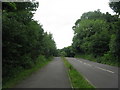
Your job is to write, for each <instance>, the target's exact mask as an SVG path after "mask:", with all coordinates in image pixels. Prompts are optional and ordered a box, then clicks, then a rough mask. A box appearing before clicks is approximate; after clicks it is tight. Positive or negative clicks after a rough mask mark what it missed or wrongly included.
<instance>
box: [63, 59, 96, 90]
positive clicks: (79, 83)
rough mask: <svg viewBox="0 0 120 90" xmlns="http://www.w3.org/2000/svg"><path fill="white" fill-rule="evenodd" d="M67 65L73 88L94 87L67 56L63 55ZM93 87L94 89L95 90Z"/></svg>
mask: <svg viewBox="0 0 120 90" xmlns="http://www.w3.org/2000/svg"><path fill="white" fill-rule="evenodd" d="M62 60H63V62H64V65H65V67H66V68H67V70H68V71H67V72H68V75H69V78H70V82H71V84H72V88H93V89H95V87H94V86H92V85H91V84H90V83H89V82H88V81H87V80H86V79H85V78H84V77H83V76H82V75H81V74H80V73H79V72H78V71H77V70H76V69H75V68H74V67H73V66H72V65H71V64H70V63H69V62H68V61H67V59H66V58H65V57H62ZM93 89H92V90H93Z"/></svg>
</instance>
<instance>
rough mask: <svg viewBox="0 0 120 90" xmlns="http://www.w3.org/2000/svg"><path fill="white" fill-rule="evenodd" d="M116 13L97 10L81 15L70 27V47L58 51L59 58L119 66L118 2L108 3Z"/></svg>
mask: <svg viewBox="0 0 120 90" xmlns="http://www.w3.org/2000/svg"><path fill="white" fill-rule="evenodd" d="M109 6H110V8H111V9H112V10H113V11H114V12H115V13H116V14H114V15H111V14H110V13H109V12H106V13H102V12H101V11H100V10H99V9H98V10H96V11H89V12H86V13H83V14H82V16H81V17H80V18H79V19H78V20H76V22H75V25H74V26H73V27H72V28H73V31H74V37H73V43H72V45H71V46H68V47H65V48H63V49H61V50H59V52H60V55H61V56H66V57H75V56H79V57H82V58H85V59H88V60H92V61H96V62H99V63H104V64H109V65H114V66H120V17H119V16H120V1H119V2H110V3H109Z"/></svg>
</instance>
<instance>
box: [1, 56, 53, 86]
mask: <svg viewBox="0 0 120 90" xmlns="http://www.w3.org/2000/svg"><path fill="white" fill-rule="evenodd" d="M51 60H52V57H51V58H49V59H46V58H45V57H44V56H39V57H38V58H37V62H36V65H34V67H32V68H30V69H23V70H21V71H20V72H19V73H17V74H16V76H15V77H12V78H10V79H9V80H8V81H7V82H6V83H5V84H4V85H3V86H2V88H13V87H14V86H15V85H16V84H18V83H20V81H22V80H24V79H26V78H27V77H29V76H30V75H31V74H32V73H34V72H36V71H38V70H39V69H40V68H42V67H44V66H45V65H47V64H48V63H49V62H50V61H51Z"/></svg>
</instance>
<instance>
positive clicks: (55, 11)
mask: <svg viewBox="0 0 120 90" xmlns="http://www.w3.org/2000/svg"><path fill="white" fill-rule="evenodd" d="M38 1H39V8H38V10H37V11H36V14H35V16H34V18H35V20H38V21H39V23H41V24H42V25H43V28H44V30H45V31H47V32H51V33H52V34H53V38H54V40H55V42H56V44H57V48H63V47H66V46H70V45H71V43H72V38H73V36H74V32H73V30H72V26H73V25H74V23H75V21H76V20H77V19H79V18H80V16H81V15H82V14H83V13H84V12H88V11H94V10H97V9H100V10H101V11H102V12H111V13H112V10H111V9H110V8H109V5H108V2H109V0H38Z"/></svg>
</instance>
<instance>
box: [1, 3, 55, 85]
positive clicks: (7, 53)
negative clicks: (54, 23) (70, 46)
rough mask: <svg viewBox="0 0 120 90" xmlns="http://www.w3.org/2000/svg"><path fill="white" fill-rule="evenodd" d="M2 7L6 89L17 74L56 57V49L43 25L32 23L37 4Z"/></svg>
mask: <svg viewBox="0 0 120 90" xmlns="http://www.w3.org/2000/svg"><path fill="white" fill-rule="evenodd" d="M2 5H3V10H2V25H3V27H2V29H3V31H2V36H3V37H2V39H3V43H2V48H3V50H2V51H3V56H2V58H3V61H2V63H3V64H2V65H3V66H2V69H3V70H2V71H3V73H2V75H3V85H4V83H5V82H6V80H8V79H9V78H11V77H14V76H15V75H16V74H15V73H17V72H20V71H21V70H23V69H29V68H32V67H33V66H35V65H36V63H37V57H38V56H39V55H43V56H45V57H46V58H48V57H50V56H54V55H55V54H56V45H55V42H54V40H53V38H52V34H48V33H46V32H44V30H43V28H42V25H40V24H38V22H37V21H35V20H33V19H32V18H33V15H34V12H35V11H36V9H37V7H38V3H36V2H4V3H2ZM41 62H42V60H41Z"/></svg>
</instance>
